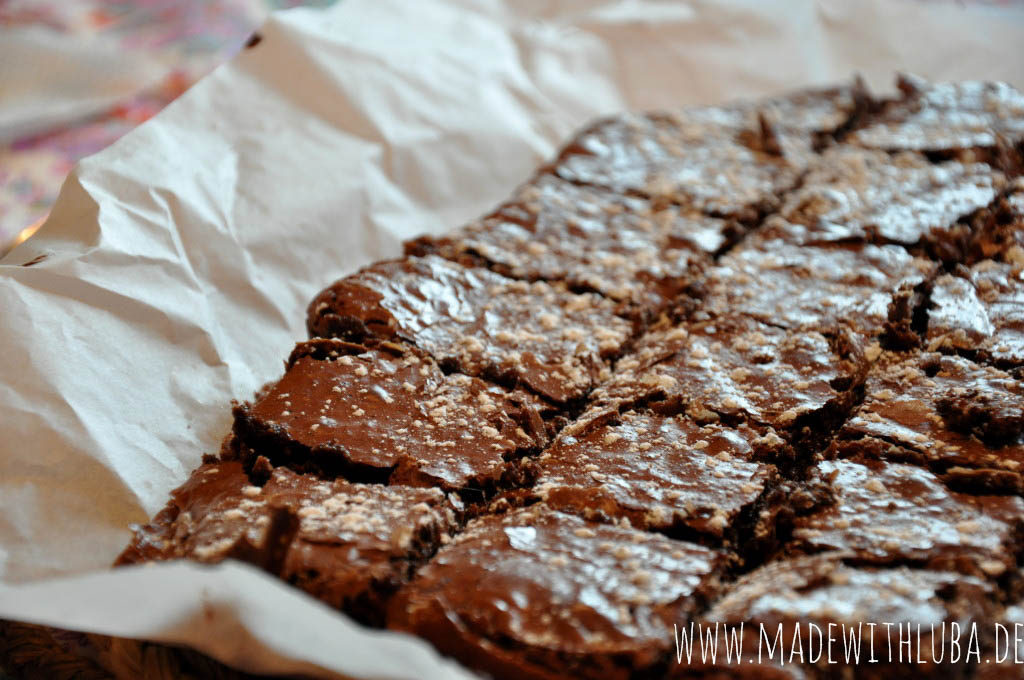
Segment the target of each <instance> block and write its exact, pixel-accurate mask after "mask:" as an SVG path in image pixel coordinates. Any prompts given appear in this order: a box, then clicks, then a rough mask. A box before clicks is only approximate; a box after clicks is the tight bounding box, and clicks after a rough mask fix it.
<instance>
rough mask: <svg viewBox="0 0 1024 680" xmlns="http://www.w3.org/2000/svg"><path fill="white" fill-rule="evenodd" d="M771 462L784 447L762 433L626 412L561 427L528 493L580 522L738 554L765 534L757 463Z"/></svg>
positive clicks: (772, 513)
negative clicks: (721, 546)
mask: <svg viewBox="0 0 1024 680" xmlns="http://www.w3.org/2000/svg"><path fill="white" fill-rule="evenodd" d="M585 418H586V416H584V419H585ZM780 457H785V458H789V457H791V453H790V452H789V447H788V446H786V445H785V443H784V442H783V441H782V439H781V438H780V437H779V436H778V435H776V434H775V433H774V432H772V431H771V430H770V429H767V430H766V433H765V434H762V433H761V432H758V431H755V430H752V429H750V428H748V427H746V426H740V427H737V428H724V427H721V426H719V425H699V424H697V423H695V422H693V421H692V420H691V419H689V418H687V417H686V416H682V415H680V416H674V417H673V416H662V415H658V414H654V413H638V412H632V411H631V412H627V413H624V414H622V415H621V416H618V417H616V418H615V419H613V420H612V421H611V422H605V423H595V424H594V426H593V427H591V428H589V429H587V430H585V431H582V432H578V431H575V430H574V429H573V428H567V429H566V430H563V431H562V432H561V433H560V435H559V436H558V437H557V438H556V439H555V441H554V443H553V444H552V445H551V446H550V447H549V448H548V449H547V450H546V451H545V452H544V454H543V455H542V456H541V457H540V458H539V459H538V469H539V471H538V476H537V482H536V485H535V486H534V489H533V493H534V494H535V495H536V496H537V497H538V498H540V499H542V500H544V501H545V502H546V503H547V505H548V506H549V507H552V508H554V509H556V510H563V511H566V512H572V513H574V514H578V515H581V516H583V517H585V518H587V519H596V520H601V521H606V522H608V521H614V520H617V519H620V518H626V519H628V520H629V522H630V524H631V525H632V526H634V527H637V528H642V529H647V530H654V531H661V532H665V533H668V534H669V535H676V536H679V535H682V536H700V537H703V538H704V539H710V540H711V541H713V542H716V543H723V542H724V543H728V544H730V545H732V547H733V548H734V549H736V550H741V551H742V552H743V553H744V554H746V553H750V552H753V551H754V550H755V549H756V548H757V547H761V545H762V544H763V543H765V541H768V540H770V539H771V537H772V536H773V535H774V528H775V527H774V522H775V517H776V515H777V514H778V511H779V507H778V505H777V503H778V502H779V501H780V498H781V495H782V494H781V492H780V491H779V489H778V483H779V478H778V475H777V473H776V471H775V467H774V466H773V465H771V464H766V463H764V462H760V461H763V460H772V459H778V458H780Z"/></svg>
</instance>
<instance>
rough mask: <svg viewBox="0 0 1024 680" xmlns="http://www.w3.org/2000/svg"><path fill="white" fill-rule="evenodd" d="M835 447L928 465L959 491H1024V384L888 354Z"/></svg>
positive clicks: (983, 370)
mask: <svg viewBox="0 0 1024 680" xmlns="http://www.w3.org/2000/svg"><path fill="white" fill-rule="evenodd" d="M864 392H865V398H864V402H863V403H862V404H861V405H860V406H858V407H857V409H856V410H855V411H854V414H853V416H852V417H851V418H850V419H849V420H848V421H847V422H846V424H845V425H844V426H843V427H842V429H841V430H840V431H839V434H838V436H837V438H836V440H835V442H834V443H833V445H832V450H833V451H834V452H835V453H837V454H838V455H840V456H843V457H852V456H868V457H872V458H884V459H886V460H891V461H904V462H911V463H915V464H917V465H924V466H927V467H930V468H932V469H933V470H935V471H936V472H939V473H945V475H946V477H947V479H948V481H950V483H954V485H955V486H957V487H965V488H969V489H971V490H973V491H979V492H982V493H984V492H989V493H991V492H999V493H1003V492H1007V491H1009V492H1024V476H1022V475H1024V434H1022V433H1024V387H1022V386H1021V384H1020V382H1019V381H1018V380H1016V379H1014V378H1013V377H1012V376H1010V375H1008V374H1006V373H1004V372H1003V371H1000V370H999V369H996V368H992V367H991V366H984V365H981V364H977V363H974V362H971V361H968V360H967V359H963V358H960V357H955V356H943V355H940V354H911V355H900V354H888V353H887V354H886V355H884V356H883V357H882V359H881V360H880V361H879V362H878V363H877V364H876V365H875V366H874V367H873V369H872V371H871V373H870V375H869V376H868V380H867V384H866V386H865V390H864Z"/></svg>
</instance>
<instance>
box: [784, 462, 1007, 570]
mask: <svg viewBox="0 0 1024 680" xmlns="http://www.w3.org/2000/svg"><path fill="white" fill-rule="evenodd" d="M815 472H816V474H819V475H821V476H822V477H823V478H824V479H827V480H829V481H830V483H831V486H832V490H833V493H834V495H835V502H834V503H831V504H826V505H824V506H823V507H818V508H816V509H815V510H813V511H812V512H809V513H808V514H806V515H802V516H799V517H796V518H795V519H794V528H793V538H792V541H791V542H790V544H789V546H788V549H789V550H790V551H791V552H793V553H818V552H825V551H830V550H839V551H847V552H850V553H852V556H851V558H850V559H849V560H848V561H853V562H856V563H859V564H872V565H907V566H912V567H918V568H924V569H939V570H951V571H959V572H961V573H965V574H968V575H974V576H979V577H991V578H996V577H1000V576H1002V575H1004V574H1006V573H1008V572H1009V571H1010V570H1011V569H1013V568H1014V567H1015V566H1016V555H1017V554H1018V553H1019V552H1020V550H1021V548H1022V547H1024V544H1022V542H1021V540H1022V537H1024V533H1022V532H1024V500H1021V499H1020V498H1018V497H1016V496H973V495H967V494H962V493H957V492H955V491H951V490H950V489H949V488H947V487H946V485H945V484H943V483H942V481H941V480H940V479H939V478H938V477H936V476H935V475H934V474H932V473H931V472H929V471H928V470H926V469H924V468H920V467H917V466H914V465H904V464H902V463H887V462H885V461H880V460H868V459H863V460H860V461H855V460H836V461H823V462H821V463H819V464H818V465H817V468H816V470H815Z"/></svg>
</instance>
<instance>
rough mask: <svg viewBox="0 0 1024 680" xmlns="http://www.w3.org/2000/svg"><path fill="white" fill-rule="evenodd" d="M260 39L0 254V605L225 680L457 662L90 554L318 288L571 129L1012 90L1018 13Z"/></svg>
mask: <svg viewBox="0 0 1024 680" xmlns="http://www.w3.org/2000/svg"><path fill="white" fill-rule="evenodd" d="M260 33H261V35H262V40H261V41H259V42H258V43H257V44H256V45H255V47H253V48H252V49H249V50H247V51H245V52H244V53H243V54H241V55H240V56H239V57H237V58H236V59H235V60H233V61H232V62H231V63H229V64H227V65H225V66H223V67H221V68H220V69H218V70H216V71H215V72H214V73H213V74H211V75H210V76H208V77H207V78H205V79H204V80H202V81H201V82H200V83H199V84H197V85H196V86H195V87H193V88H192V89H191V90H190V91H189V92H187V93H186V94H185V95H184V96H182V97H181V98H180V99H178V100H177V101H176V102H174V103H173V104H171V105H170V106H169V107H168V108H167V109H166V110H165V111H164V112H162V113H161V114H159V115H158V116H156V117H155V118H153V119H152V120H150V121H149V122H147V123H145V124H144V125H142V126H141V127H139V128H138V129H137V130H135V131H134V132H132V133H130V134H129V135H127V136H126V137H124V138H123V139H121V140H120V141H119V142H117V143H116V144H114V145H113V146H112V147H110V148H109V149H107V150H105V151H103V152H102V153H100V154H97V155H95V156H92V157H90V158H87V159H85V160H83V161H82V162H81V163H80V164H79V165H78V166H77V168H76V169H75V171H74V172H73V173H72V174H71V176H70V177H69V178H68V180H67V181H66V183H65V185H64V187H63V189H62V192H61V196H60V199H59V201H58V203H57V205H56V207H55V208H54V210H53V213H52V215H51V217H50V219H49V220H48V221H47V223H46V224H45V225H44V227H43V228H42V229H41V230H40V231H39V233H38V234H37V235H36V236H34V237H33V238H32V239H30V240H29V241H27V242H26V243H25V244H23V245H21V246H20V247H19V248H17V249H16V250H14V251H13V252H12V253H10V254H9V255H8V256H7V257H5V258H4V259H3V260H2V261H0V314H2V319H3V323H2V324H0V326H2V327H0V371H2V376H3V377H2V380H0V577H2V584H0V618H8V619H18V620H24V621H30V622H36V623H44V624H48V625H54V626H61V627H66V628H70V629H74V630H82V631H93V632H98V633H104V634H108V635H116V636H122V637H134V638H145V639H151V640H158V641H166V642H174V643H181V644H187V645H191V646H193V647H195V648H197V649H199V650H201V651H203V652H205V653H207V654H210V655H212V656H214V657H216V658H218V659H220V660H222V661H225V662H227V663H230V664H234V665H236V666H238V667H240V668H242V669H244V670H248V671H262V672H271V671H273V672H298V673H306V674H308V675H312V676H323V677H333V674H335V673H337V674H344V675H348V676H351V677H359V678H364V677H365V678H371V677H372V678H408V679H409V680H421V679H422V678H445V677H452V678H454V677H462V671H459V670H458V669H456V668H455V667H454V666H452V665H450V664H447V663H444V662H441V661H440V660H439V659H438V658H437V656H436V655H434V654H433V652H431V651H430V650H429V649H427V648H426V646H425V645H423V644H420V643H417V642H414V641H412V640H409V639H407V638H404V637H402V636H398V635H395V634H390V633H381V632H372V631H367V630H364V629H360V628H359V627H357V626H354V625H353V624H351V623H350V622H349V621H348V620H347V619H345V617H343V616H341V615H339V614H337V613H334V612H331V611H328V610H326V609H325V608H323V607H322V606H320V605H319V604H317V603H316V602H314V601H312V600H311V599H309V598H307V597H305V596H304V595H302V594H301V593H298V592H296V591H294V590H293V589H290V588H288V587H286V586H284V585H282V584H279V583H278V582H276V581H275V580H274V579H271V578H269V577H267V576H265V575H263V574H261V573H258V572H256V571H254V570H252V569H249V568H247V567H245V566H244V565H237V564H225V565H222V566H219V567H215V568H202V567H197V566H195V565H187V564H165V565H156V566H151V567H144V568H133V569H128V570H117V571H109V570H107V569H106V567H107V565H109V564H110V562H111V561H112V559H113V558H114V557H115V556H116V554H117V553H118V551H119V550H120V548H121V547H123V545H124V544H125V543H126V542H127V540H128V538H129V532H128V525H129V524H130V523H132V522H141V521H144V520H145V519H146V518H147V517H149V516H150V515H152V514H153V513H154V512H156V511H157V510H158V509H159V508H160V507H162V505H163V504H164V502H165V501H166V498H167V493H168V491H169V490H170V489H172V488H173V487H175V486H177V485H178V484H180V483H181V482H182V481H183V480H184V479H185V477H186V476H187V474H188V472H189V471H190V470H191V469H192V468H194V467H195V466H196V465H197V464H198V462H199V458H200V455H201V454H202V453H203V452H215V451H217V449H218V446H219V443H220V441H221V439H222V438H223V436H224V435H225V434H226V433H227V432H228V430H229V428H230V412H229V402H230V400H231V399H240V400H242V399H246V398H248V397H250V396H251V395H252V393H253V392H254V390H256V389H257V388H258V387H259V386H261V385H262V384H263V383H265V382H266V381H268V380H272V379H274V378H276V377H277V376H278V375H279V374H280V372H281V370H282V363H281V362H282V358H283V357H285V356H287V353H288V352H289V350H290V348H291V346H292V344H293V343H294V342H295V341H296V340H298V339H300V338H301V337H302V335H303V320H304V308H305V305H306V303H307V301H308V300H309V299H310V298H311V297H312V296H313V294H314V293H315V292H316V291H317V290H318V289H319V288H321V287H323V286H324V285H325V284H327V283H329V282H330V281H331V280H333V279H334V278H335V277H338V276H341V275H343V274H345V273H348V272H350V271H352V270H353V269H355V268H357V267H358V266H360V265H362V264H365V263H367V262H369V261H372V260H375V259H379V258H382V257H385V256H393V255H395V254H397V253H398V252H399V251H400V247H399V244H400V242H401V240H403V239H405V238H408V237H411V236H414V235H417V234H420V233H422V232H434V233H437V232H442V231H444V230H446V229H449V228H452V227H454V226H457V225H458V224H459V223H461V222H463V221H465V220H467V219H469V218H472V217H474V216H476V215H478V214H480V213H482V212H483V211H485V210H486V209H487V208H489V207H491V206H493V205H495V204H496V203H497V202H498V201H500V200H501V199H502V198H503V197H504V196H506V195H507V194H509V193H510V191H511V190H512V189H513V187H514V186H515V185H516V184H517V183H519V182H521V181H522V180H524V179H525V178H526V177H527V176H528V175H529V173H530V171H531V170H532V169H533V168H534V167H535V166H536V165H537V164H538V163H540V162H541V161H542V160H543V159H545V158H547V157H549V156H550V155H551V154H552V153H553V152H554V151H555V150H556V148H557V145H558V144H559V143H560V142H562V141H564V140H565V139H566V137H567V136H568V135H569V134H570V133H571V132H572V131H573V129H574V128H576V127H578V126H579V125H581V124H583V123H584V122H586V121H587V120H588V119H590V118H592V117H594V116H597V115H601V114H607V113H611V112H615V111H619V110H622V109H645V108H672V107H681V106H686V105H694V104H704V103H717V102H722V101H725V100H728V99H733V98H738V97H751V96H759V95H764V94H773V93H778V92H781V91H784V90H787V89H791V88H794V87H799V86H806V85H813V84H823V83H829V82H834V81H839V80H845V79H848V78H850V77H851V76H852V74H853V73H854V72H860V73H862V74H863V75H864V76H865V77H866V78H867V80H868V81H869V83H870V84H871V85H872V86H873V87H874V88H876V89H878V90H888V89H889V88H890V83H891V81H892V77H893V73H894V72H895V71H896V70H909V71H913V72H916V73H918V74H920V75H924V76H927V77H930V78H934V79H965V78H986V79H1001V80H1007V81H1009V82H1011V83H1013V84H1015V85H1017V86H1018V87H1020V86H1022V85H1024V51H1022V50H1021V49H1020V45H1021V44H1024V40H1022V38H1024V9H1020V8H1019V6H1018V7H1017V8H1015V7H1013V6H995V7H993V6H987V5H966V6H965V5H961V4H953V3H950V4H945V3H937V2H914V1H910V0H865V1H864V2H848V1H847V0H818V1H817V2H810V1H807V2H782V1H781V0H769V1H754V0H750V1H746V2H744V1H741V0H730V1H728V2H721V1H715V2H712V1H710V0H706V1H696V0H695V1H692V2H656V1H654V0H633V1H629V2H598V1H594V0H569V1H565V2H545V1H542V0H528V1H513V0H509V1H508V2H501V1H500V0H416V1H415V2H409V1H408V0H343V1H342V2H340V3H339V4H338V5H336V6H334V7H333V8H331V9H329V10H326V11H323V10H303V9H298V10H291V11H288V12H284V13H280V14H276V15H273V16H272V17H271V18H270V19H269V20H268V22H267V23H266V24H265V26H264V27H263V28H262V29H261V31H260ZM667 634H668V632H667V631H666V635H667Z"/></svg>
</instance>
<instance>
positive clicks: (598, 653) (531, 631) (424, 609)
mask: <svg viewBox="0 0 1024 680" xmlns="http://www.w3.org/2000/svg"><path fill="white" fill-rule="evenodd" d="M728 559H729V558H728V556H727V554H726V553H723V552H720V551H716V550H713V549H709V548H704V547H701V546H699V545H695V544H692V543H686V542H682V541H674V540H671V539H668V538H665V537H663V536H660V535H658V534H653V533H647V532H642V531H638V530H636V529H629V528H620V527H615V526H609V525H605V524H595V523H590V522H586V521H584V520H582V519H580V518H577V517H575V516H572V515H566V514H563V513H559V512H554V511H551V510H550V509H548V508H546V507H545V506H544V505H543V504H538V505H534V506H531V507H529V508H525V509H520V510H516V511H513V512H511V513H509V514H506V515H495V516H488V517H484V518H481V519H478V520H474V521H472V522H471V523H470V524H469V525H468V527H467V528H466V531H465V532H464V533H462V534H460V535H459V536H457V537H456V538H455V539H454V540H452V541H451V542H450V543H449V544H448V545H446V546H444V547H443V548H442V549H441V550H439V551H438V553H437V555H436V556H435V557H434V559H432V560H431V561H430V562H429V563H427V564H426V565H425V566H424V567H422V568H421V569H420V570H419V571H418V572H417V574H416V577H415V578H414V579H413V580H412V582H411V583H409V584H408V585H407V586H405V587H403V588H402V589H401V590H400V591H399V593H398V594H397V595H396V596H395V598H394V599H393V600H392V603H391V606H390V609H389V613H388V626H389V627H390V628H393V629H395V630H401V631H407V632H410V633H413V634H415V635H418V636H420V637H423V638H425V639H426V640H428V641H429V642H431V643H432V644H433V645H434V646H435V647H437V649H438V650H439V651H440V652H441V653H443V654H446V655H449V656H453V657H455V658H456V659H457V660H458V661H460V662H461V663H463V664H465V665H467V666H469V667H470V668H475V669H479V670H482V671H485V672H486V673H488V674H489V675H490V676H491V677H493V678H495V679H496V680H501V679H504V678H515V679H516V680H521V679H523V678H544V679H550V678H567V677H572V678H599V679H601V680H616V679H625V678H632V677H641V676H642V677H651V676H655V675H656V674H657V673H658V670H659V669H664V668H665V666H666V665H667V663H668V656H669V654H670V648H671V645H672V637H671V631H672V625H673V624H674V623H679V622H684V621H687V620H688V618H689V617H691V616H693V615H694V614H695V613H696V612H697V611H698V610H699V609H700V608H701V607H702V606H703V605H704V603H705V602H706V601H707V600H708V599H710V598H711V597H713V596H714V595H715V594H716V592H717V590H718V587H719V578H720V576H721V575H722V574H723V572H724V571H725V568H726V566H727V564H728Z"/></svg>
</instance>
